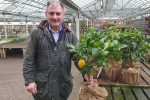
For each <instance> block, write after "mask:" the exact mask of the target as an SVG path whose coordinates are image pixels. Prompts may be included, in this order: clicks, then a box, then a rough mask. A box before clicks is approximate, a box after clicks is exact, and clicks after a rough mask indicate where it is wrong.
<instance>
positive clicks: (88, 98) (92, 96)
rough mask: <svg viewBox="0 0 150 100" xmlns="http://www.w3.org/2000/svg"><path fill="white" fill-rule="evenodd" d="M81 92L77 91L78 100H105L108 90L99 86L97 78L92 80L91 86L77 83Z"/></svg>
mask: <svg viewBox="0 0 150 100" xmlns="http://www.w3.org/2000/svg"><path fill="white" fill-rule="evenodd" d="M79 84H80V87H81V92H80V93H79V100H105V97H106V96H108V92H107V90H106V89H105V88H104V87H99V86H98V83H97V80H94V84H93V86H92V87H90V86H88V85H85V84H83V83H79Z"/></svg>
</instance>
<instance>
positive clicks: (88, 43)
mask: <svg viewBox="0 0 150 100" xmlns="http://www.w3.org/2000/svg"><path fill="white" fill-rule="evenodd" d="M87 46H90V38H88V39H87Z"/></svg>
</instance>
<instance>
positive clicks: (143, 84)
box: [77, 63, 150, 100]
mask: <svg viewBox="0 0 150 100" xmlns="http://www.w3.org/2000/svg"><path fill="white" fill-rule="evenodd" d="M98 82H99V86H102V87H105V88H106V90H107V92H108V96H107V97H106V98H105V100H150V70H149V69H148V68H147V66H145V65H144V64H142V63H141V73H140V82H139V85H129V84H123V83H119V82H110V81H109V80H107V79H104V78H102V79H98ZM83 83H84V84H87V82H83ZM80 91H81V89H80ZM80 91H79V92H80ZM77 100H79V97H78V98H77Z"/></svg>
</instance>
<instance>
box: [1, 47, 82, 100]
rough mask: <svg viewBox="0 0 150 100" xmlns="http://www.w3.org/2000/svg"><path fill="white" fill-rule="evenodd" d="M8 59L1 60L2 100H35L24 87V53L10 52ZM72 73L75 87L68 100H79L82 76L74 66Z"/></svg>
mask: <svg viewBox="0 0 150 100" xmlns="http://www.w3.org/2000/svg"><path fill="white" fill-rule="evenodd" d="M6 57H7V58H6V59H2V58H0V100H33V97H32V95H31V93H28V92H27V91H26V87H25V86H24V78H23V74H22V68H23V57H22V51H21V50H19V49H16V50H10V51H8V52H7V53H6ZM71 71H72V75H73V77H74V79H73V84H74V86H73V90H72V93H71V95H70V97H69V98H68V100H77V97H78V93H79V82H81V81H82V76H81V74H80V73H79V71H78V69H77V68H76V67H75V66H74V64H72V70H71Z"/></svg>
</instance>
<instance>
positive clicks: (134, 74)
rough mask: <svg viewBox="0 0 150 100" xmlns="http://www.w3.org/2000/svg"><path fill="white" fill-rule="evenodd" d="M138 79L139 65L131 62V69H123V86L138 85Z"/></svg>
mask: <svg viewBox="0 0 150 100" xmlns="http://www.w3.org/2000/svg"><path fill="white" fill-rule="evenodd" d="M128 62H129V61H128ZM128 65H129V64H128ZM130 65H131V64H130ZM139 78H140V63H139V62H132V67H126V68H124V69H123V81H124V83H125V84H135V85H138V84H139Z"/></svg>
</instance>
